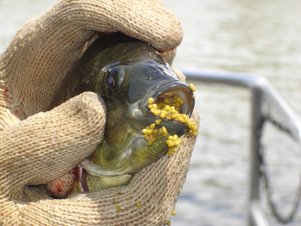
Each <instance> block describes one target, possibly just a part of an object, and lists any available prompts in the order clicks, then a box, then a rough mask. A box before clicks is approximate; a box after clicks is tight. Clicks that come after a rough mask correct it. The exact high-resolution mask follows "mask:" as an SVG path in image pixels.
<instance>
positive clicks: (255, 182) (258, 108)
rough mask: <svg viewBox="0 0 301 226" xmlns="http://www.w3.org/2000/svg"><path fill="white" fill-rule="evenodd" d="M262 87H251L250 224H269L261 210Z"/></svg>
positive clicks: (250, 225)
mask: <svg viewBox="0 0 301 226" xmlns="http://www.w3.org/2000/svg"><path fill="white" fill-rule="evenodd" d="M261 88H262V87H261V86H257V87H256V86H255V87H253V88H252V89H251V92H252V93H251V94H252V100H251V139H250V142H251V145H250V168H249V170H250V187H249V189H250V191H249V207H248V225H249V226H265V225H268V223H267V222H266V219H265V218H264V217H263V216H262V214H259V213H262V211H261V210H260V206H259V203H260V134H261V132H262V131H261V130H262V120H263V118H262V117H263V114H262V105H263V96H262V94H263V93H262V89H261Z"/></svg>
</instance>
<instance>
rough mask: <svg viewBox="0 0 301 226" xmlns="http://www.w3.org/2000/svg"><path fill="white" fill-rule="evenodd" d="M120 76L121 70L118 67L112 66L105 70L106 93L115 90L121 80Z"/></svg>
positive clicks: (110, 93) (109, 93)
mask: <svg viewBox="0 0 301 226" xmlns="http://www.w3.org/2000/svg"><path fill="white" fill-rule="evenodd" d="M122 77H123V76H122V70H120V69H119V68H115V67H112V68H110V69H109V70H108V71H107V75H106V80H105V83H106V91H107V94H108V95H112V94H114V93H115V92H116V90H117V89H118V87H119V85H120V83H121V82H122V81H121V80H122Z"/></svg>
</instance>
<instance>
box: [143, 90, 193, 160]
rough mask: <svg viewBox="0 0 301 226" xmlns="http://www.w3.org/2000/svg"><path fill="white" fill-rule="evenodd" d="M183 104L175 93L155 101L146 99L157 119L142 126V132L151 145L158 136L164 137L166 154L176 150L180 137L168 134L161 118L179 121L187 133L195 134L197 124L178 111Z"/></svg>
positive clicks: (171, 153) (169, 154)
mask: <svg viewBox="0 0 301 226" xmlns="http://www.w3.org/2000/svg"><path fill="white" fill-rule="evenodd" d="M189 87H190V88H191V90H193V89H194V88H195V87H194V86H189ZM193 87H194V88H193ZM194 90H195V89H194ZM183 104H184V101H183V99H182V98H180V97H179V96H176V95H173V96H171V97H164V98H160V99H159V100H157V101H156V102H155V100H154V98H152V97H151V98H149V99H148V109H149V111H150V112H151V113H152V114H153V115H155V116H157V119H156V120H155V122H154V123H151V124H150V125H148V126H147V127H146V128H144V129H143V130H142V133H143V135H144V138H145V140H146V141H147V143H148V144H149V145H152V144H153V142H155V141H156V139H157V138H158V137H159V136H164V137H166V145H167V147H168V151H167V154H168V156H171V155H173V154H174V153H175V152H176V151H177V149H178V147H179V146H180V144H181V138H180V137H178V135H177V134H169V132H168V130H167V129H166V127H164V126H161V123H162V120H175V121H178V122H181V123H183V124H185V125H186V126H187V128H188V134H189V135H190V136H196V135H197V130H198V128H197V124H196V123H195V122H194V121H193V120H192V119H191V118H189V116H188V115H186V114H183V113H180V109H181V107H182V105H183Z"/></svg>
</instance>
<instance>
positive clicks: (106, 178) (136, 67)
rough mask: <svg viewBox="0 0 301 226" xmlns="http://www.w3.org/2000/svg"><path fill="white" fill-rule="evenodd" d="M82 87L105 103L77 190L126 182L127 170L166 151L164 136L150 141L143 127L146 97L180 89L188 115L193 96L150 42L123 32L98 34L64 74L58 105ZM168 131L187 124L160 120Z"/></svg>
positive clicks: (180, 130)
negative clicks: (99, 132) (98, 137)
mask: <svg viewBox="0 0 301 226" xmlns="http://www.w3.org/2000/svg"><path fill="white" fill-rule="evenodd" d="M84 91H93V92H96V93H97V94H99V95H100V96H101V97H102V98H103V99H104V101H105V104H106V111H107V112H106V115H107V116H106V117H107V118H106V127H105V132H104V139H103V141H102V143H101V144H99V146H98V147H97V149H96V150H95V151H94V153H93V154H92V155H91V156H90V157H89V158H88V160H86V161H84V162H83V163H82V164H80V165H79V166H78V167H83V169H84V170H81V172H83V174H85V175H79V176H77V182H76V183H78V184H76V185H75V186H74V187H75V188H76V189H74V190H75V191H76V192H86V191H97V190H100V189H105V188H108V187H114V186H119V185H123V184H126V183H128V181H129V180H130V178H131V176H132V175H133V174H135V173H136V172H138V171H139V170H141V169H142V168H144V167H145V166H147V165H149V164H151V163H153V162H155V161H156V160H158V159H159V158H160V157H161V156H162V155H164V154H165V153H166V151H167V145H166V143H165V142H166V138H165V137H163V136H161V137H159V138H158V139H157V140H156V141H155V142H154V143H153V144H152V145H148V144H147V141H146V140H145V139H144V136H143V134H142V129H143V128H145V127H146V126H147V125H149V124H150V123H152V122H154V121H155V119H156V118H155V116H153V115H152V114H151V113H150V112H149V111H148V108H147V100H148V98H149V97H153V98H157V97H158V96H160V95H161V96H162V95H167V96H170V95H174V94H176V95H179V96H180V97H181V98H182V99H184V102H185V106H184V107H183V109H182V112H183V113H185V114H188V115H190V114H191V113H192V110H193V107H194V97H193V93H192V91H191V90H190V89H189V87H188V86H187V85H186V84H185V83H183V82H182V81H180V80H179V79H178V78H177V76H176V75H175V73H174V72H173V71H172V69H171V68H170V66H169V65H168V64H167V63H166V62H165V61H164V60H163V59H162V58H161V56H160V54H159V53H158V52H157V51H156V50H155V49H154V48H153V47H151V46H150V45H148V44H147V43H144V42H142V41H138V40H135V39H132V38H129V37H126V36H123V35H121V34H113V35H108V36H105V37H101V38H100V39H99V40H96V41H95V42H94V43H93V44H92V46H91V47H90V48H89V49H88V50H87V51H86V53H85V54H84V56H83V57H82V58H81V60H80V61H79V62H78V64H77V65H76V66H75V67H74V69H73V70H72V71H71V72H70V73H69V75H68V76H67V77H66V79H65V81H64V82H63V84H62V87H61V93H64V95H62V96H60V98H61V99H57V100H55V101H54V102H53V105H57V104H58V103H60V102H62V101H63V100H64V99H68V98H71V97H73V96H75V95H77V94H80V93H82V92H84ZM163 124H164V126H165V127H166V128H167V129H168V131H169V132H170V133H171V134H178V135H182V134H184V133H185V132H186V129H187V128H186V127H185V126H183V125H182V124H180V123H177V122H171V121H163Z"/></svg>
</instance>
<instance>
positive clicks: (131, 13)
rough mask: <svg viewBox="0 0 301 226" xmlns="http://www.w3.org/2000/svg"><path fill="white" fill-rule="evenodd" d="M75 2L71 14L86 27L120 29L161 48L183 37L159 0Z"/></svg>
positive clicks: (169, 45) (105, 30)
mask: <svg viewBox="0 0 301 226" xmlns="http://www.w3.org/2000/svg"><path fill="white" fill-rule="evenodd" d="M74 3H75V1H74V2H73V3H72V7H73V9H74V11H76V14H75V13H74V14H73V15H72V17H73V18H74V20H75V21H78V23H79V24H83V27H84V28H87V29H90V30H94V31H100V32H110V31H111V32H113V31H119V32H122V33H124V34H126V35H128V36H132V37H135V38H137V39H140V40H143V41H146V42H148V43H151V44H152V45H153V46H154V47H155V48H157V49H159V50H171V49H174V48H175V47H176V46H178V45H179V44H180V42H181V41H182V29H181V25H180V22H179V21H178V20H177V19H176V17H175V15H174V14H173V13H172V12H170V11H169V10H167V9H166V8H165V7H164V6H163V5H162V4H161V1H159V0H157V1H150V0H118V1H108V0H102V1H99V0H94V1H91V0H89V1H87V2H85V1H81V2H79V3H78V5H77V6H74ZM78 8H80V11H79V10H78ZM71 14H72V13H71ZM83 18H85V19H84V20H83ZM99 21H104V23H99Z"/></svg>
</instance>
